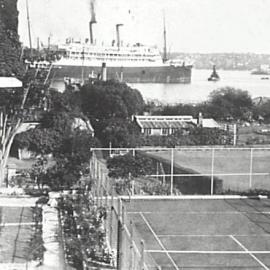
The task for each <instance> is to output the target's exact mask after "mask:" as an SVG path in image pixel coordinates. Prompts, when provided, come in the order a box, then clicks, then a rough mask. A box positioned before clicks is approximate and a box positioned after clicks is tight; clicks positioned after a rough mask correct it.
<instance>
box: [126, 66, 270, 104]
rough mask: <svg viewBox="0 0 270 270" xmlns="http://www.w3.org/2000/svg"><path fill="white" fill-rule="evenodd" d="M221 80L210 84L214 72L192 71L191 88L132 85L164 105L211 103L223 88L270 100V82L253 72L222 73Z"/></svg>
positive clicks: (219, 72) (178, 85)
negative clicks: (208, 100) (214, 94)
mask: <svg viewBox="0 0 270 270" xmlns="http://www.w3.org/2000/svg"><path fill="white" fill-rule="evenodd" d="M217 72H218V74H219V76H220V78H221V80H220V81H218V82H211V81H210V82H209V81H207V78H208V77H209V76H210V74H211V73H212V70H196V69H193V70H192V82H191V83H190V84H131V85H130V86H131V87H133V88H136V89H138V90H139V91H140V92H141V94H142V96H143V97H144V99H145V100H158V101H160V102H162V103H168V104H175V103H179V102H182V103H197V102H201V101H205V100H207V99H208V96H209V94H210V93H211V92H212V91H213V90H216V89H219V88H221V87H225V86H230V87H234V88H237V89H241V90H246V91H248V92H249V94H250V95H251V97H252V98H255V97H261V96H263V97H270V77H269V80H267V79H262V77H265V76H260V75H251V74H250V71H232V70H218V71H217Z"/></svg>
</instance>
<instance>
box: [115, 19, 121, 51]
mask: <svg viewBox="0 0 270 270" xmlns="http://www.w3.org/2000/svg"><path fill="white" fill-rule="evenodd" d="M120 26H123V24H121V23H118V24H117V25H116V39H117V47H118V50H119V49H120V46H121V40H120V30H119V28H120Z"/></svg>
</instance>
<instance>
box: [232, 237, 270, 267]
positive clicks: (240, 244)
mask: <svg viewBox="0 0 270 270" xmlns="http://www.w3.org/2000/svg"><path fill="white" fill-rule="evenodd" d="M230 237H231V238H232V240H233V241H234V242H236V243H237V244H238V245H239V246H240V247H241V248H242V249H243V250H245V251H246V253H247V254H249V255H250V256H251V257H252V258H253V259H254V260H255V261H256V262H258V263H259V264H260V265H261V266H262V267H263V268H264V269H265V270H270V269H269V268H268V267H267V266H266V265H265V264H264V263H263V262H262V261H261V260H259V259H258V258H257V257H256V256H255V255H254V254H253V253H252V251H249V250H248V249H247V248H246V247H245V246H244V245H243V244H242V243H241V242H240V241H238V240H237V239H236V238H235V237H234V236H233V235H230Z"/></svg>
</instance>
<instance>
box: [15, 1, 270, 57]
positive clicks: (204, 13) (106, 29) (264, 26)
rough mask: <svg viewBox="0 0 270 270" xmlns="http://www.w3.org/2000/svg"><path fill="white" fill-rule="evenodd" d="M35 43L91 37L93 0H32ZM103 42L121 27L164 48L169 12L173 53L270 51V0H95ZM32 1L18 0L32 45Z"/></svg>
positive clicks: (133, 38) (23, 33)
mask: <svg viewBox="0 0 270 270" xmlns="http://www.w3.org/2000/svg"><path fill="white" fill-rule="evenodd" d="M28 1H29V11H30V22H31V34H32V40H33V46H34V47H35V46H36V40H37V37H39V38H40V40H41V41H42V43H43V44H44V45H45V44H47V40H48V36H50V37H51V42H52V43H63V42H64V41H65V39H66V38H68V37H73V38H75V39H85V38H88V36H89V28H88V23H89V21H90V17H91V10H90V1H91V0H28ZM92 1H95V9H96V20H97V22H98V23H97V24H96V25H94V36H95V39H96V41H97V43H100V44H101V43H104V44H111V41H112V40H113V39H116V34H115V25H116V24H117V23H122V24H124V25H123V26H122V27H121V40H123V41H124V43H126V44H134V43H136V42H140V43H143V44H147V45H156V46H158V48H160V49H162V47H163V14H165V21H166V29H167V47H168V50H169V52H187V53H192V52H193V53H195V52H200V53H215V52H236V53H239V52H243V53H247V52H253V53H270V0H166V1H165V0H92ZM25 2H26V0H18V10H19V35H20V38H21V41H22V42H23V43H24V44H26V45H29V41H28V29H27V16H26V7H25Z"/></svg>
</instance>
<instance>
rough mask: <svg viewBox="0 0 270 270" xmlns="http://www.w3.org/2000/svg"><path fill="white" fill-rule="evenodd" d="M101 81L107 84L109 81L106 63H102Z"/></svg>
mask: <svg viewBox="0 0 270 270" xmlns="http://www.w3.org/2000/svg"><path fill="white" fill-rule="evenodd" d="M101 80H102V81H104V82H106V81H107V67H106V63H102V66H101Z"/></svg>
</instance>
